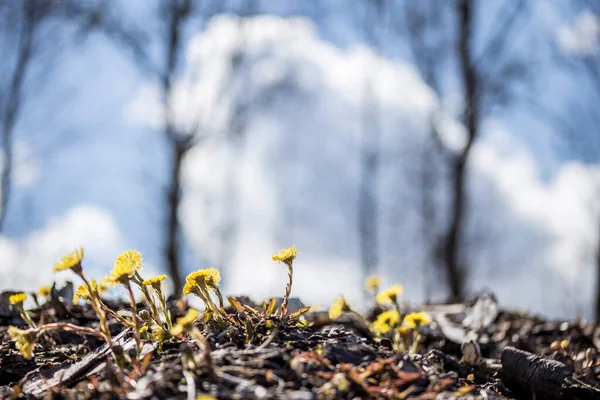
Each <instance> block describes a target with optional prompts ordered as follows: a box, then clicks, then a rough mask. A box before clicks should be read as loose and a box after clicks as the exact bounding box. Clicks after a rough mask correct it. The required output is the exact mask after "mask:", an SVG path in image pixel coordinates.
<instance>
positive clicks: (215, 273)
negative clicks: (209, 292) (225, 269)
mask: <svg viewBox="0 0 600 400" xmlns="http://www.w3.org/2000/svg"><path fill="white" fill-rule="evenodd" d="M185 282H186V284H187V283H189V284H191V285H197V286H199V287H201V288H204V287H207V288H209V289H215V288H217V287H218V286H219V283H220V282H221V273H220V272H219V270H218V269H216V268H205V269H199V270H198V271H194V272H192V273H191V274H189V275H188V276H187V277H186V278H185ZM184 294H188V293H185V292H184Z"/></svg>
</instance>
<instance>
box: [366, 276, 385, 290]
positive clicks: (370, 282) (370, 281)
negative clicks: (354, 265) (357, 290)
mask: <svg viewBox="0 0 600 400" xmlns="http://www.w3.org/2000/svg"><path fill="white" fill-rule="evenodd" d="M379 286H381V275H371V276H370V277H368V278H367V280H366V281H365V288H366V289H367V290H377V288H378V287H379Z"/></svg>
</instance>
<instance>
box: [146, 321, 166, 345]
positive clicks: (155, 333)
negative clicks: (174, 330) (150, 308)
mask: <svg viewBox="0 0 600 400" xmlns="http://www.w3.org/2000/svg"><path fill="white" fill-rule="evenodd" d="M168 338H169V332H167V331H166V330H164V329H163V328H162V327H160V326H158V325H157V324H154V325H152V330H151V332H150V339H152V340H154V341H155V342H164V341H165V340H167V339H168Z"/></svg>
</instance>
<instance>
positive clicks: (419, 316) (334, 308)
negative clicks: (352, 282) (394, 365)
mask: <svg viewBox="0 0 600 400" xmlns="http://www.w3.org/2000/svg"><path fill="white" fill-rule="evenodd" d="M381 281H382V278H381V276H379V275H374V276H370V277H368V278H367V279H366V281H365V288H366V289H367V291H369V292H370V293H372V294H373V295H374V296H375V300H376V301H377V303H378V304H380V305H383V306H390V305H391V306H392V308H391V309H388V310H384V311H382V312H381V313H379V315H377V317H376V319H375V321H373V322H371V321H369V320H367V319H366V318H365V317H364V316H363V315H361V314H360V313H358V312H357V311H355V310H354V309H353V308H352V307H351V306H350V305H349V304H348V302H347V301H346V298H345V297H344V296H339V297H338V298H336V299H335V300H334V302H333V304H332V305H331V308H330V309H329V318H331V319H336V318H338V317H340V316H341V315H342V313H344V312H349V313H352V314H354V315H356V316H357V317H359V318H360V319H361V320H362V321H364V322H365V324H366V325H367V326H369V328H370V329H371V331H372V332H373V334H374V335H375V336H377V337H381V336H383V335H388V334H390V333H391V334H392V337H393V338H394V342H395V345H396V347H398V348H400V349H403V348H404V349H405V348H406V347H407V346H406V343H404V342H405V340H404V336H405V335H407V334H409V333H412V335H413V348H412V350H413V351H416V346H417V345H418V341H419V339H420V334H419V328H420V327H421V326H424V325H428V324H429V323H430V322H431V319H430V317H429V315H428V314H427V313H425V312H415V313H408V314H405V313H402V311H401V309H400V304H399V303H398V298H399V297H400V296H401V295H402V292H403V291H404V288H403V287H402V285H398V284H396V285H392V286H390V287H388V288H387V289H384V290H381V291H379V287H380V286H381Z"/></svg>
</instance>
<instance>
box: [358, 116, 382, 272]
mask: <svg viewBox="0 0 600 400" xmlns="http://www.w3.org/2000/svg"><path fill="white" fill-rule="evenodd" d="M365 125H367V124H365ZM368 129H372V130H370V131H365V132H363V134H364V135H365V136H367V135H366V134H367V132H371V133H372V138H367V137H365V138H364V139H363V141H364V142H366V143H363V149H362V154H361V161H360V166H361V177H360V187H359V198H358V233H359V241H360V257H361V265H362V270H363V274H364V277H367V276H369V275H371V274H372V273H374V272H375V271H376V269H377V264H378V261H379V260H378V251H379V236H378V233H379V232H378V224H377V217H378V204H377V184H376V181H377V177H378V175H379V154H378V153H377V150H376V149H374V148H373V147H372V146H370V143H369V141H373V142H377V139H378V135H377V134H376V133H375V132H376V130H377V128H376V127H374V126H370V127H369V126H365V130H368Z"/></svg>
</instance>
